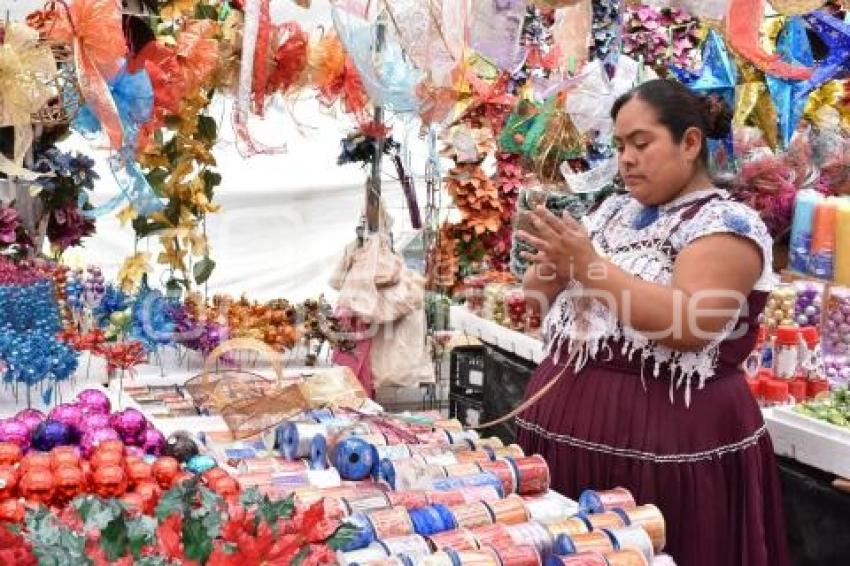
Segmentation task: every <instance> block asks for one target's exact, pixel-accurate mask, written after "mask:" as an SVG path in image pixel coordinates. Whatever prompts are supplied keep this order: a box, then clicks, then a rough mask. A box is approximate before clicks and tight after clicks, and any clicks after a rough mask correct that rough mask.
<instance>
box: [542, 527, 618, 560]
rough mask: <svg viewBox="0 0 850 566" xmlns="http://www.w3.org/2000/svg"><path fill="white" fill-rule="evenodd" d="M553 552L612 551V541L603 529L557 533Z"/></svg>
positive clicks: (562, 553) (561, 553)
mask: <svg viewBox="0 0 850 566" xmlns="http://www.w3.org/2000/svg"><path fill="white" fill-rule="evenodd" d="M554 550H555V554H559V555H562V556H563V555H566V554H579V553H581V552H599V553H602V554H607V553H609V552H614V550H615V548H614V542H613V541H612V540H611V537H609V536H608V535H607V534H606V533H605V532H603V531H592V532H589V533H584V534H577V535H558V536H557V537H555V547H554Z"/></svg>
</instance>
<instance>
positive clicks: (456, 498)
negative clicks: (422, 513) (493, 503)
mask: <svg viewBox="0 0 850 566" xmlns="http://www.w3.org/2000/svg"><path fill="white" fill-rule="evenodd" d="M425 495H426V497H427V498H428V504H429V505H437V504H440V505H446V506H447V507H454V506H455V505H463V504H464V503H472V502H473V501H469V500H468V499H467V497H466V493H465V492H464V491H460V490H457V491H426V492H425ZM496 496H497V497H498V494H496Z"/></svg>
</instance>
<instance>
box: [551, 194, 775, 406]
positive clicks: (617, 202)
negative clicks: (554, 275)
mask: <svg viewBox="0 0 850 566" xmlns="http://www.w3.org/2000/svg"><path fill="white" fill-rule="evenodd" d="M583 222H584V224H585V226H586V227H587V229H588V231H589V232H590V234H591V238H592V240H593V244H594V246H595V247H596V249H597V251H598V252H599V253H600V254H601V255H602V256H603V257H605V258H607V259H608V260H609V261H611V262H612V263H614V264H615V265H617V266H618V267H620V268H622V269H624V270H625V271H627V272H629V273H632V274H633V275H635V276H637V277H640V278H641V279H644V280H646V281H653V282H656V283H662V284H670V282H671V281H672V276H673V263H674V261H675V258H676V254H677V253H678V252H680V251H681V250H682V249H684V248H685V247H686V246H687V245H688V244H690V243H691V242H693V241H694V240H697V239H698V238H701V237H704V236H708V235H710V234H719V233H727V234H736V235H738V236H742V237H745V238H749V239H751V240H752V241H753V242H755V243H756V244H757V245H758V247H759V249H760V250H761V252H762V257H763V269H762V275H761V277H760V279H759V280H758V282H757V283H756V285H755V290H757V291H770V290H771V288H772V287H773V285H774V283H775V276H774V274H773V270H772V264H773V252H772V249H773V242H772V239H771V236H770V234H769V233H768V231H767V228H766V227H765V225H764V223H763V222H762V220H761V218H759V216H758V214H757V213H756V212H755V211H754V210H753V209H751V208H749V207H748V206H746V205H744V204H742V203H739V202H735V201H733V200H730V198H729V194H728V193H727V192H726V191H724V190H722V189H717V188H711V189H705V190H701V191H696V192H693V193H690V194H687V195H684V196H682V197H679V198H677V199H675V200H673V201H671V202H669V203H667V204H665V205H662V206H658V207H644V206H643V205H641V204H640V203H639V202H637V201H636V200H635V199H634V198H632V197H631V195H628V194H625V195H615V196H612V197H609V198H608V199H607V200H605V201H604V202H603V203H602V204H601V205H600V206H599V207H598V208H597V209H596V210H594V211H592V212H591V213H590V214H589V215H588V216H586V217H585V218H584V219H583ZM592 295H593V293H589V292H588V291H587V290H586V289H584V288H583V287H582V285H581V284H580V283H578V282H575V281H572V282H570V284H569V285H568V286H567V288H566V289H564V291H562V292H561V293H560V295H558V298H557V299H556V301H555V304H554V305H553V308H552V309H551V310H550V312H549V314H548V315H547V316H546V320H545V321H544V325H543V327H544V336H545V339H546V346H547V351H548V353H549V354H551V355H552V356H553V357H554V359H555V361H556V363H566V364H567V365H568V366H572V368H573V369H574V370H575V371H580V370H581V369H582V368H583V367H584V366H585V364H586V363H587V362H588V360H591V359H592V360H597V359H598V361H602V362H604V360H605V357H610V355H611V354H613V352H612V350H611V347H612V344H622V352H621V353H622V354H623V355H625V356H626V357H627V358H628V359H633V358H634V357H635V356H638V357H639V358H640V361H641V362H649V363H650V364H651V366H650V367H652V366H654V368H655V369H654V377H656V378H657V377H659V374H660V369H661V366H662V364H668V367H669V368H670V376H669V377H670V399H671V402H672V400H673V391H674V388H681V387H684V389H685V402H686V403H687V404H690V398H691V388H692V385H693V384H696V386H697V387H698V388H702V387H703V386H704V385H705V382H706V380H707V379H709V378H711V377H712V376H713V375H714V371H715V367H716V364H717V357H718V352H719V347H720V344H721V343H722V342H723V341H724V340H725V339H726V338H728V337H729V336H730V334H732V332H733V330H734V329H735V327H736V326H737V323H738V320H737V319H738V317H733V319H732V320H730V322H729V323H728V324H727V325H726V327H725V328H724V329H723V330H722V331H721V332H720V333H718V335H717V336H716V337H714V338H713V339H712V341H711V342H710V343H709V344H708V345H706V346H705V347H704V348H702V349H701V350H699V351H690V352H685V351H678V350H674V349H671V348H669V347H666V346H663V345H661V344H658V343H656V342H654V341H653V340H652V339H651V337H649V336H647V335H645V334H643V333H641V332H640V331H638V330H635V329H634V328H632V327H631V326H629V325H627V324H624V323H622V322H621V321H619V320H618V318H617V316H616V315H615V314H614V313H613V312H612V311H611V310H610V309H609V308H608V306H607V304H608V301H606V300H605V297H603V296H592ZM744 308H746V305H745V307H744ZM740 314H741V313H740V312H739V315H740ZM600 356H602V357H601V358H600Z"/></svg>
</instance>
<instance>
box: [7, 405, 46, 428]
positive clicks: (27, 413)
mask: <svg viewBox="0 0 850 566" xmlns="http://www.w3.org/2000/svg"><path fill="white" fill-rule="evenodd" d="M45 418H46V417H45V416H44V413H42V412H41V411H39V410H38V409H24V410H23V411H19V412H18V414H17V415H15V420H18V421H21V422H22V423H24V424H25V425H27V428H28V429H30V432H32V431H33V430H35V427H37V426H38V424H39V423H40V422H42V421H43V420H44V419H45Z"/></svg>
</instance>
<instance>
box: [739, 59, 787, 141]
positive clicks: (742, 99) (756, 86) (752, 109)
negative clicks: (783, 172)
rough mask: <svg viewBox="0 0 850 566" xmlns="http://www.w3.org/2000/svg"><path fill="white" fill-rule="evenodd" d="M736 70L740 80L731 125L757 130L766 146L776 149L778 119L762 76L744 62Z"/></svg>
mask: <svg viewBox="0 0 850 566" xmlns="http://www.w3.org/2000/svg"><path fill="white" fill-rule="evenodd" d="M738 70H739V71H740V74H741V78H740V81H739V84H738V87H737V93H736V97H735V108H734V112H733V117H732V125H733V126H734V127H735V128H739V129H740V128H743V127H745V126H747V125H751V126H754V127H756V128H758V130H759V132H761V134H762V136H763V137H764V140H765V141H766V142H767V144H768V146H769V147H770V148H771V149H777V147H778V146H779V128H778V118H777V114H776V107H775V106H774V105H773V101H772V100H771V97H770V91H768V88H767V83H766V82H765V79H764V74H763V73H762V72H761V71H759V70H758V69H756V68H755V67H754V66H753V65H751V64H750V63H747V62H746V61H741V62H740V64H739V66H738ZM736 143H737V141H736Z"/></svg>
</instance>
